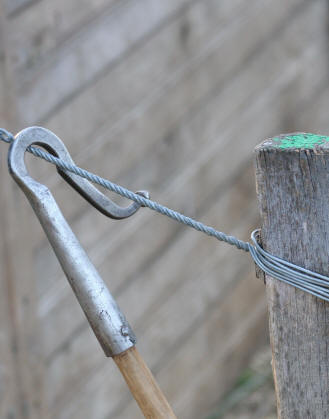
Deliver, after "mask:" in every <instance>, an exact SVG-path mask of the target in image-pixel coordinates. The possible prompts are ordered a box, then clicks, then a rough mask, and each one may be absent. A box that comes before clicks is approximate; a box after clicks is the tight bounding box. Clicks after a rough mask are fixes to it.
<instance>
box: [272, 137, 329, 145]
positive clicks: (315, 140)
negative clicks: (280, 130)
mask: <svg viewBox="0 0 329 419" xmlns="http://www.w3.org/2000/svg"><path fill="white" fill-rule="evenodd" d="M273 141H275V142H277V143H278V144H277V145H276V144H274V145H275V146H276V147H279V148H314V147H315V146H317V145H320V144H324V143H328V142H329V137H326V136H324V135H316V134H293V135H286V136H285V137H275V138H273Z"/></svg>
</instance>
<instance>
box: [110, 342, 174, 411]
mask: <svg viewBox="0 0 329 419" xmlns="http://www.w3.org/2000/svg"><path fill="white" fill-rule="evenodd" d="M113 360H114V362H115V363H116V364H117V366H118V368H119V370H120V371H121V373H122V375H123V376H124V379H125V380H126V382H127V384H128V387H129V389H130V391H131V393H132V395H133V396H134V398H135V400H136V402H137V403H138V406H139V407H140V409H141V411H142V412H143V414H144V416H145V418H148V419H177V418H176V416H175V414H174V412H173V411H172V409H171V407H170V405H169V403H168V402H167V400H166V398H165V396H164V394H163V393H162V391H161V389H160V387H159V386H158V384H157V382H156V381H155V379H154V377H153V375H152V373H151V371H150V370H149V368H148V367H147V365H146V364H145V362H144V360H143V358H142V357H141V356H140V354H139V352H138V350H137V349H136V347H132V348H130V349H128V350H127V351H125V352H123V353H122V354H120V355H115V356H114V357H113Z"/></svg>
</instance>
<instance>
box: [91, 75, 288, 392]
mask: <svg viewBox="0 0 329 419" xmlns="http://www.w3.org/2000/svg"><path fill="white" fill-rule="evenodd" d="M291 71H292V74H290V76H289V77H288V76H287V74H286V75H285V78H284V82H283V81H281V83H282V86H281V89H284V88H285V87H286V86H287V84H289V82H292V80H293V79H294V77H293V75H294V71H295V70H294V68H293V69H292V70H291ZM279 94H280V90H279V89H278V86H275V88H273V89H272V90H270V92H269V94H268V96H267V98H266V100H269V101H270V103H269V105H272V106H271V108H272V109H273V111H272V112H268V114H265V115H264V116H265V117H266V118H265V119H264V121H263V122H264V127H268V128H269V129H273V130H275V129H277V128H276V127H277V126H279V123H280V118H279V117H278V115H279V113H278V112H275V106H274V105H275V104H277V95H279ZM265 103H266V101H265V98H264V97H262V98H260V99H259V100H258V103H257V107H256V106H255V104H254V105H253V112H250V108H249V109H248V112H246V114H247V115H246V117H245V118H243V120H244V121H243V123H244V124H245V128H244V132H247V127H249V131H250V130H252V132H251V133H250V139H253V140H252V142H253V144H255V142H254V139H255V138H259V135H260V132H261V130H264V127H260V125H259V124H258V125H257V124H256V125H255V126H252V124H251V123H250V122H251V120H252V118H255V115H257V114H259V111H260V109H264V104H265ZM277 106H279V105H278V104H277ZM248 117H249V118H248ZM278 119H279V120H278ZM271 127H272V128H271ZM240 129H243V125H240ZM256 131H258V133H257V132H256ZM231 134H232V132H230V133H229V134H228V138H233V137H234V136H233V137H232V136H231ZM250 141H251V140H250ZM240 145H241V146H242V145H243V148H244V150H243V153H241V155H240V158H241V156H243V154H247V152H248V149H249V150H250V149H251V148H252V144H249V143H248V141H247V138H245V142H244V143H243V144H240ZM232 146H234V144H232V143H229V139H228V143H227V147H229V148H231V149H232ZM222 152H223V153H225V148H223V147H222ZM240 163H241V161H240ZM217 164H218V159H217ZM231 164H232V165H233V166H234V167H237V166H236V164H239V163H238V162H237V161H234V162H232V161H231ZM121 299H122V300H121ZM119 301H122V303H121V305H122V306H124V304H123V302H124V294H122V295H121V296H120V298H119ZM105 379H106V377H104V380H105ZM89 390H90V389H89Z"/></svg>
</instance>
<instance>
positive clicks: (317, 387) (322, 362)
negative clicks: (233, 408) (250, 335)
mask: <svg viewBox="0 0 329 419" xmlns="http://www.w3.org/2000/svg"><path fill="white" fill-rule="evenodd" d="M256 179H257V193H258V199H259V206H260V211H261V217H262V230H261V241H262V245H263V247H264V248H265V249H266V250H268V251H269V252H271V253H272V254H274V255H276V256H279V257H282V258H284V259H286V260H288V261H290V262H293V263H295V264H297V265H300V266H303V267H306V268H308V269H311V270H313V271H316V272H319V273H321V274H325V275H329V138H327V137H320V136H317V135H312V134H303V133H296V134H287V135H281V136H279V137H276V138H272V139H269V140H266V141H264V142H263V143H262V144H260V145H259V146H258V147H256ZM266 294H267V301H268V310H269V323H270V339H271V346H272V368H273V375H274V381H275V389H276V395H277V405H278V417H279V418H283V419H290V418H291V419H297V418H303V419H304V418H319V419H320V418H325V417H328V416H327V415H329V303H326V302H324V301H322V300H320V299H318V298H316V297H313V296H312V295H309V294H307V293H305V292H303V291H300V290H297V289H295V288H293V287H292V286H289V285H286V284H285V283H283V282H281V281H278V280H276V279H273V278H271V277H269V276H266Z"/></svg>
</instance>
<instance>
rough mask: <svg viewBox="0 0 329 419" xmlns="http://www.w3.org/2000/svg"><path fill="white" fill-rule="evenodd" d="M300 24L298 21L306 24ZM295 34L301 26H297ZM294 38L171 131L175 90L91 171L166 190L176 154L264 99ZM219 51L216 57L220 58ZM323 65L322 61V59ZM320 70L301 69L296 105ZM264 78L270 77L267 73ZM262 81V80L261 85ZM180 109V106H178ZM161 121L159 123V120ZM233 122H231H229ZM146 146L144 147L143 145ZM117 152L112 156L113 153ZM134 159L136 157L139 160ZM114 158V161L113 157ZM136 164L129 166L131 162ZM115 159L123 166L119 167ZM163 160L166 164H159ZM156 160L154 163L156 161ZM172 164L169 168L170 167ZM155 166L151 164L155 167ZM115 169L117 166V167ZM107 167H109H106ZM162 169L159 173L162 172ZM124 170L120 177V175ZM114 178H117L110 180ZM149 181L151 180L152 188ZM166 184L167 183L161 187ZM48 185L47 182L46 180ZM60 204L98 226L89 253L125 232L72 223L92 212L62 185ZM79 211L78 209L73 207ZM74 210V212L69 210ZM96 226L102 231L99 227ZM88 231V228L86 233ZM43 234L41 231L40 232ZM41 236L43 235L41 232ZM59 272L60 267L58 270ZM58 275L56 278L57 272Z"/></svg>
mask: <svg viewBox="0 0 329 419" xmlns="http://www.w3.org/2000/svg"><path fill="white" fill-rule="evenodd" d="M304 18H305V19H306V18H307V14H306V15H304ZM303 22H304V20H303V21H302V22H297V23H299V24H302V23H303ZM295 28H296V30H299V29H298V25H297V24H296V26H295ZM290 38H291V33H290V32H289V31H288V32H287V33H285V34H284V36H283V38H281V37H280V38H279V39H278V40H276V41H275V42H273V43H270V44H269V45H267V46H266V47H264V48H263V49H262V50H261V51H260V54H259V56H258V57H257V58H256V57H255V58H254V59H253V61H252V63H251V65H249V66H247V67H246V69H245V71H243V72H242V73H241V74H238V76H237V77H236V78H235V79H234V80H233V81H232V82H231V83H230V84H228V86H227V87H226V88H225V89H219V92H218V93H217V92H216V94H217V96H216V95H215V98H214V99H212V98H211V97H210V98H209V97H208V99H207V101H206V103H200V104H199V108H197V109H193V110H192V111H191V112H190V113H189V114H188V115H185V118H184V120H183V121H182V122H181V123H180V125H178V126H177V125H174V127H173V128H170V127H168V120H167V119H166V118H163V119H162V118H161V115H166V114H167V112H170V110H169V108H170V105H171V106H172V107H173V104H174V103H175V102H177V99H175V95H176V93H175V92H176V90H177V89H174V90H173V92H172V94H171V96H170V97H169V98H168V97H166V98H165V100H164V101H163V102H162V101H161V103H160V104H161V107H160V109H159V110H158V109H156V110H155V111H153V110H154V108H156V107H155V106H153V107H151V109H150V111H149V112H150V113H148V114H147V115H146V117H145V121H143V123H142V124H140V123H139V122H138V121H136V124H134V125H132V126H130V125H129V124H128V127H127V128H126V129H125V130H122V131H121V132H120V133H119V134H118V135H116V136H115V137H114V138H111V137H110V141H111V142H110V143H109V144H107V147H104V148H102V149H101V150H100V152H99V153H97V154H96V155H95V156H91V158H90V167H91V168H94V167H97V172H98V173H100V174H104V175H105V176H108V173H109V172H111V178H112V179H113V178H114V179H116V178H119V180H120V181H121V182H122V183H123V184H126V185H129V187H130V188H138V187H139V188H140V187H145V188H146V187H150V190H152V191H156V190H158V189H159V190H161V189H163V187H164V185H166V184H167V183H169V181H170V179H175V178H176V173H177V171H178V169H179V170H180V171H181V168H180V167H179V165H178V164H177V161H176V160H175V159H174V163H173V164H172V163H170V160H171V157H170V155H174V156H176V155H177V156H178V157H177V160H179V159H185V161H186V162H188V161H189V160H190V159H192V158H193V155H194V154H195V153H196V152H199V149H200V148H201V147H203V148H207V146H208V144H211V142H213V141H214V138H215V137H216V135H217V130H218V129H220V127H221V126H223V124H226V125H228V124H229V123H233V122H232V121H233V119H234V118H235V113H236V112H239V111H240V109H242V108H243V107H244V106H247V104H248V102H249V101H251V100H253V98H254V97H257V96H258V95H261V93H262V91H263V89H265V88H266V86H267V85H268V84H270V83H273V82H274V80H275V77H277V76H278V74H280V69H281V66H282V63H283V62H289V57H290V55H291V54H290V52H289V50H290V45H289V43H288V44H287V47H286V49H283V48H282V44H283V43H284V41H287V40H288V41H289V39H290ZM300 45H301V50H304V49H305V46H304V45H303V42H302V41H301V42H300ZM324 48H325V46H322V45H321V46H320V45H319V50H318V49H317V48H316V49H315V50H314V55H312V56H311V57H310V56H308V55H305V61H307V60H310V59H312V57H313V59H314V60H318V62H320V63H321V57H322V56H323V51H324ZM218 54H219V52H218V53H217V55H218ZM273 56H275V60H274V63H273V65H272V66H271V69H268V61H269V60H270V59H271V57H273ZM290 60H292V62H295V60H294V59H291V58H290ZM323 61H324V59H323ZM318 68H319V70H318V71H319V74H318V75H319V77H314V71H313V70H312V69H311V68H310V67H308V66H304V65H301V69H302V70H303V71H301V73H300V75H298V77H297V78H298V80H299V81H298V85H297V86H296V87H297V89H296V91H295V92H293V94H292V97H294V98H295V101H299V100H302V99H303V97H304V95H305V89H304V87H303V86H304V85H307V82H308V80H309V78H310V77H312V79H313V80H319V81H320V80H321V78H322V73H324V72H325V66H321V65H319V66H318ZM264 73H265V74H266V77H264V76H263V74H264ZM263 79H264V81H262V80H263ZM196 81H197V79H194V78H192V79H191V80H190V83H189V84H187V85H186V88H184V89H182V93H181V95H182V96H183V95H184V93H183V92H184V90H185V89H187V88H188V86H192V85H195V84H196ZM178 104H179V105H181V104H180V103H179V102H178ZM174 109H175V111H177V113H178V112H179V106H177V108H176V107H175V108H174ZM160 118H161V119H160ZM228 121H230V122H228ZM166 131H171V133H172V137H173V138H174V140H173V141H172V142H171V143H170V144H167V143H166V141H163V142H161V144H159V141H160V140H161V137H164V136H165V135H166ZM132 138H134V139H135V140H136V141H137V142H138V143H141V147H138V149H139V148H142V150H143V151H144V157H145V159H146V160H147V161H148V162H149V167H148V171H147V172H146V171H145V170H143V166H144V160H141V156H139V155H138V153H137V152H136V151H135V149H134V153H131V152H129V145H130V148H131V140H132ZM147 141H149V142H150V147H149V149H147V148H146V150H145V149H144V146H143V143H146V142H147ZM123 144H125V146H124V147H125V149H122V147H123ZM145 147H146V146H145ZM112 148H113V149H114V153H113V151H112ZM116 148H119V150H120V151H121V158H119V156H118V155H117V154H116V152H115V149H116ZM136 154H137V157H136V158H133V157H132V156H135V155H136ZM113 155H114V157H113ZM129 159H130V160H132V162H133V164H134V165H133V166H132V167H131V165H132V164H131V163H130V160H129ZM117 161H119V164H118V165H117ZM162 161H164V162H165V164H162V163H161V162H162ZM153 162H154V163H153ZM168 162H169V163H170V164H172V166H169V167H168V164H169V163H168ZM151 163H152V165H151ZM116 165H117V166H116ZM106 166H108V169H106ZM160 169H161V171H160ZM151 170H152V172H153V173H152V176H150V171H151ZM120 172H121V173H120ZM112 176H113V177H112ZM149 178H151V179H152V183H151V184H150V180H149ZM157 179H159V180H157ZM163 180H165V182H164V185H163ZM160 181H161V182H162V183H160ZM47 183H48V182H47ZM53 190H54V192H55V195H56V197H57V198H59V202H63V203H65V209H66V215H68V217H69V220H72V222H73V224H72V225H73V226H74V228H77V230H78V231H81V230H83V226H84V225H86V224H89V223H90V222H91V220H90V217H93V218H92V224H93V226H94V228H93V229H92V230H91V231H90V230H89V231H87V233H84V232H83V231H81V233H82V235H81V240H82V242H83V243H84V245H85V246H86V248H87V249H88V250H92V248H93V246H94V245H95V243H96V242H97V241H99V238H100V233H102V232H103V235H104V237H108V235H109V234H111V237H113V236H112V234H115V231H121V229H122V227H123V226H122V223H119V224H116V223H115V224H114V225H113V223H108V224H107V226H108V227H109V230H107V229H106V230H105V231H104V223H102V218H101V217H100V218H99V217H95V216H94V211H93V210H90V211H88V212H87V213H86V214H85V216H82V217H78V218H76V219H72V217H73V216H74V212H75V211H76V208H79V211H80V212H81V209H83V208H87V209H88V210H89V205H88V204H86V203H84V201H81V200H80V199H75V196H74V195H72V191H71V189H70V188H67V187H63V184H61V185H60V187H57V188H54V189H53ZM74 207H75V208H74ZM71 211H72V212H71ZM97 224H98V225H99V227H97ZM84 230H85V231H86V229H84ZM40 232H41V229H40ZM41 237H43V234H42V232H41ZM40 249H41V256H40V258H39V259H45V256H44V254H43V252H42V249H44V240H43V241H42V244H41V245H40ZM96 253H97V255H95V257H97V258H96V259H95V261H96V262H97V263H99V262H100V261H101V254H100V253H99V250H98V251H97V252H96ZM54 265H55V266H56V264H54V263H51V261H49V260H47V266H48V271H49V269H51V268H49V267H51V266H54ZM57 272H58V269H57ZM53 275H56V274H55V273H54V274H53V273H52V271H50V272H49V281H48V280H44V279H43V280H42V282H41V284H40V287H41V290H42V289H48V287H49V284H50V283H53V282H54V276H53ZM57 275H58V274H57Z"/></svg>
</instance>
